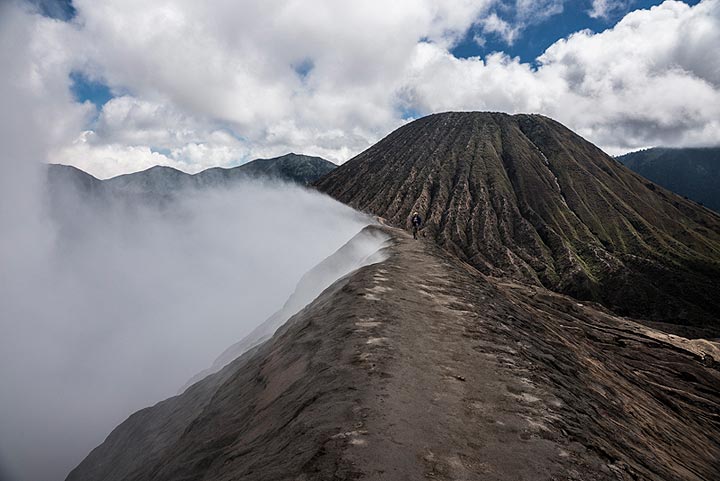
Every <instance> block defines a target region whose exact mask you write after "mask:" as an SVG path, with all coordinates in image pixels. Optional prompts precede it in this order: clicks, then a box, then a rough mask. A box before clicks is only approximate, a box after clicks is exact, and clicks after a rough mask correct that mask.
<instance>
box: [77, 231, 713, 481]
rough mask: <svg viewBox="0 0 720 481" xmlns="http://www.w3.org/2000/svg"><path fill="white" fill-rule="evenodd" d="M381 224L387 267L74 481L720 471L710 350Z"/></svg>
mask: <svg viewBox="0 0 720 481" xmlns="http://www.w3.org/2000/svg"><path fill="white" fill-rule="evenodd" d="M368 229H370V230H375V229H377V228H376V227H370V228H368ZM382 230H383V232H385V233H387V234H388V235H390V236H391V237H392V242H391V245H390V247H389V248H388V249H387V251H386V253H387V255H388V258H387V260H385V261H384V262H382V263H379V264H374V265H371V266H368V267H364V268H362V269H360V270H358V271H356V272H355V273H353V274H351V275H350V276H348V277H346V278H344V279H342V280H340V281H338V282H336V283H335V284H334V285H333V286H331V287H330V288H328V289H327V290H326V291H325V292H324V293H323V294H322V295H320V297H318V298H317V299H316V300H315V301H314V302H313V303H311V304H310V305H309V306H307V307H306V308H305V309H303V310H302V311H301V312H300V313H298V314H297V315H295V316H294V317H293V318H291V319H290V320H289V321H288V323H287V324H286V325H285V326H284V327H282V328H281V329H280V330H279V332H278V333H277V334H276V335H275V336H273V338H272V339H270V340H269V341H268V342H266V343H265V344H262V345H261V346H258V347H257V348H256V349H255V350H253V351H251V352H248V353H246V354H245V355H243V356H242V357H240V358H239V359H237V360H236V361H234V362H233V363H232V364H230V365H228V366H227V367H226V368H224V369H223V370H222V371H220V372H219V373H217V374H214V375H211V376H209V377H207V378H206V379H204V380H203V381H200V382H199V383H197V384H195V385H194V386H192V387H191V388H189V389H188V390H187V391H186V392H185V393H183V394H182V395H180V396H176V397H174V398H171V399H168V400H166V401H163V402H162V403H159V404H157V405H156V406H153V407H151V408H147V409H144V410H142V411H140V412H138V413H136V414H134V415H133V416H131V417H130V418H129V419H128V420H127V421H125V422H124V423H122V424H121V425H120V426H118V427H117V428H116V429H115V430H114V431H113V432H112V433H111V434H110V435H109V436H108V438H107V440H106V441H105V443H103V444H102V445H101V446H99V447H98V448H96V449H95V450H94V451H93V452H92V453H91V454H90V455H89V456H88V457H87V458H86V459H85V460H84V461H83V462H82V463H81V464H80V465H79V466H78V467H77V468H76V469H75V470H74V471H73V472H72V473H71V474H70V476H69V477H68V480H70V481H75V480H82V481H95V480H97V481H100V480H102V481H114V480H118V481H119V480H125V481H130V480H132V481H141V480H143V481H144V480H147V481H150V480H153V481H171V480H172V481H175V480H207V481H226V480H227V481H230V480H238V479H242V480H245V481H258V480H267V481H281V480H288V481H290V480H293V481H296V480H305V481H309V480H351V479H367V480H392V481H395V480H419V479H439V480H458V481H459V480H464V481H470V480H483V481H501V480H504V481H510V480H512V481H550V480H571V479H572V480H583V481H595V480H597V481H599V480H608V479H615V480H628V481H629V480H637V479H642V480H653V481H657V480H679V479H683V480H688V481H690V480H692V481H701V480H705V481H710V480H713V479H717V474H718V473H719V472H720V471H719V468H720V466H718V461H717V460H718V459H720V444H718V440H720V420H719V419H718V416H717V413H718V409H720V396H719V393H718V391H717V389H716V387H717V385H718V384H719V383H720V377H719V374H718V370H717V369H716V367H713V366H712V364H713V363H712V362H711V361H710V360H709V358H708V357H707V355H708V353H711V354H714V355H715V356H716V357H717V356H718V352H720V350H718V347H717V345H716V344H713V343H709V342H701V341H686V340H682V339H679V338H670V337H668V336H664V335H663V334H661V333H658V332H656V331H653V330H651V329H648V328H644V327H643V326H640V325H638V324H636V323H633V322H630V321H628V320H625V319H620V318H617V317H614V316H612V315H610V314H608V313H605V312H603V311H602V310H599V309H597V308H595V307H593V306H583V305H580V304H578V303H577V302H576V301H574V300H573V299H571V298H569V297H566V296H562V295H558V294H554V293H551V292H549V291H547V290H545V289H543V288H540V287H524V286H520V285H514V284H512V283H507V282H504V281H503V282H498V281H496V280H493V279H489V278H485V277H483V276H482V275H481V274H479V273H478V272H477V271H476V270H474V269H472V268H469V267H468V266H467V265H465V264H463V263H461V262H460V261H458V260H457V259H455V258H453V257H450V256H447V255H445V253H444V252H442V251H441V250H440V249H439V248H438V247H437V246H435V245H434V243H431V242H422V241H419V242H416V241H413V240H412V239H411V238H409V236H408V235H407V234H406V233H404V232H401V231H398V230H397V229H390V228H383V229H382ZM703 358H704V359H706V361H705V364H704V363H703Z"/></svg>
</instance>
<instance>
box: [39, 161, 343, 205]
mask: <svg viewBox="0 0 720 481" xmlns="http://www.w3.org/2000/svg"><path fill="white" fill-rule="evenodd" d="M336 167H337V166H336V165H335V164H333V163H332V162H329V161H327V160H325V159H322V158H320V157H311V156H308V155H299V154H292V153H291V154H287V155H283V156H281V157H276V158H273V159H257V160H253V161H250V162H248V163H246V164H243V165H240V166H238V167H233V168H229V169H225V168H221V167H214V168H210V169H207V170H204V171H202V172H199V173H197V174H194V175H191V174H186V173H185V172H182V171H180V170H177V169H174V168H172V167H166V166H161V165H156V166H155V167H151V168H149V169H147V170H143V171H141V172H134V173H132V174H124V175H119V176H117V177H113V178H111V179H107V180H99V179H96V178H95V177H93V176H92V175H90V174H88V173H86V172H83V171H82V170H80V169H78V168H76V167H72V166H69V165H59V164H52V165H50V166H49V167H48V181H49V190H50V193H51V194H53V195H56V194H58V193H59V189H61V188H64V189H67V187H68V186H70V187H71V189H72V190H74V191H75V193H83V194H93V195H95V196H104V195H108V194H111V193H112V194H119V195H121V196H126V197H132V198H137V197H138V196H139V197H140V200H162V199H165V198H167V197H168V196H170V195H172V194H173V193H176V192H178V191H180V190H182V189H187V188H193V187H195V188H207V187H222V186H229V185H232V184H233V183H235V182H238V181H241V180H247V179H249V178H251V179H273V180H281V181H283V182H295V183H298V184H302V185H307V184H309V183H311V182H314V181H315V180H317V179H319V178H320V177H322V176H324V175H325V174H327V173H328V172H331V171H332V170H333V169H335V168H336ZM61 186H62V187H61Z"/></svg>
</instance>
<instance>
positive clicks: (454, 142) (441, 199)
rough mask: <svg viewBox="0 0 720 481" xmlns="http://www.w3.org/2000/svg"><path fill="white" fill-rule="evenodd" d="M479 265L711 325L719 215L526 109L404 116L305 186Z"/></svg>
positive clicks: (631, 311)
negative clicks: (421, 225) (419, 223)
mask: <svg viewBox="0 0 720 481" xmlns="http://www.w3.org/2000/svg"><path fill="white" fill-rule="evenodd" d="M316 185H317V187H318V188H319V189H320V190H322V191H324V192H326V193H328V194H330V195H331V196H333V197H335V198H336V199H338V200H340V201H341V202H344V203H346V204H348V205H350V206H353V207H355V208H358V209H360V210H364V211H367V212H371V213H373V214H375V215H378V216H380V217H383V218H385V219H387V221H388V222H389V223H391V224H394V225H396V226H403V227H408V226H409V217H410V215H411V213H412V212H413V211H415V210H416V211H418V212H420V214H421V215H422V216H423V217H424V218H425V219H426V227H425V229H424V230H425V234H426V235H427V236H428V237H429V238H432V239H434V240H435V241H437V242H438V244H440V245H441V246H442V247H444V248H445V249H447V250H448V251H450V252H451V253H453V254H456V255H457V256H459V257H460V258H461V259H462V260H465V261H467V262H468V263H470V264H472V265H473V266H475V267H476V268H478V269H479V270H480V271H481V272H483V273H486V274H490V275H493V276H498V277H500V276H503V277H511V278H515V279H518V280H522V281H523V282H526V283H531V284H537V285H543V286H545V287H548V288H550V289H553V290H555V291H558V292H561V293H566V294H570V295H572V296H574V297H576V298H577V299H583V300H594V301H599V302H601V303H603V304H604V305H606V306H608V307H610V308H612V309H613V310H614V311H615V312H616V313H618V314H621V315H631V316H636V317H642V318H646V319H650V320H655V321H664V322H669V323H674V324H684V325H693V326H703V327H712V328H714V329H716V328H719V327H720V295H718V286H720V216H718V215H716V214H715V213H713V212H711V211H708V210H707V209H704V208H702V207H700V206H698V205H697V204H695V203H694V202H691V201H688V200H685V199H683V198H682V197H681V196H678V195H676V194H674V193H672V192H670V191H668V190H666V189H664V188H662V187H659V186H657V185H655V184H653V183H652V182H650V181H648V180H647V179H644V178H642V177H640V176H639V175H637V174H635V173H634V172H632V171H630V170H629V169H627V168H625V167H623V166H622V165H621V164H620V163H619V162H617V161H616V160H614V159H613V158H612V157H610V156H608V155H607V154H605V153H604V152H602V151H601V150H600V149H598V148H597V147H595V146H594V145H592V144H591V143H589V142H587V141H585V140H584V139H582V138H581V137H579V136H578V135H576V134H575V133H573V132H572V131H570V130H568V129H567V128H565V127H564V126H562V125H560V124H559V123H557V122H555V121H553V120H551V119H548V118H546V117H543V116H540V115H513V116H511V115H507V114H500V113H480V112H468V113H445V114H436V115H431V116H428V117H425V118H422V119H419V120H416V121H414V122H412V123H410V124H408V125H405V126H404V127H402V128H400V129H398V130H396V131H395V132H393V133H391V134H390V135H388V136H387V137H386V138H384V139H383V140H381V141H380V142H378V143H377V144H375V145H374V146H372V147H371V148H369V149H368V150H366V151H365V152H363V153H361V154H360V155H358V156H357V157H355V158H353V159H351V160H350V161H348V162H347V163H345V164H344V165H342V166H341V167H339V168H338V169H336V170H335V171H333V172H331V173H330V174H328V175H327V176H325V177H323V178H322V179H321V180H320V181H318V182H317V184H316Z"/></svg>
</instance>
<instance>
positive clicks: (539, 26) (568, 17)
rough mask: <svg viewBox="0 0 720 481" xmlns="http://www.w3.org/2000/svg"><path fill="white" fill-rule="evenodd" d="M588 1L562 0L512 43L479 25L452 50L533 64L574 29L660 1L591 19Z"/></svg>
mask: <svg viewBox="0 0 720 481" xmlns="http://www.w3.org/2000/svg"><path fill="white" fill-rule="evenodd" d="M684 1H685V3H687V4H688V5H696V4H697V3H698V2H699V1H700V0H684ZM591 3H592V2H591V0H571V1H565V2H564V4H563V7H562V12H560V13H558V14H555V15H552V16H550V17H547V18H545V19H543V20H541V21H539V22H537V23H528V24H527V25H526V26H525V27H524V28H523V30H522V31H521V32H520V34H519V37H518V38H517V40H515V41H514V42H513V43H508V42H506V41H505V40H504V39H503V38H502V37H501V36H500V35H498V34H484V33H483V32H482V27H481V26H478V25H476V26H474V27H473V28H471V29H470V30H469V31H468V32H467V34H466V35H465V38H464V40H463V41H462V42H460V43H459V44H458V45H457V46H456V47H455V48H453V49H452V50H451V52H452V53H453V55H455V56H456V57H459V58H468V57H474V56H479V57H484V56H485V55H487V54H488V53H491V52H504V53H506V54H507V55H510V56H511V57H519V58H520V60H521V61H522V62H528V63H534V62H535V59H536V58H537V57H538V56H540V55H541V54H542V53H543V52H544V51H545V50H546V49H547V48H548V47H549V46H550V45H552V44H553V43H555V42H556V41H557V40H558V39H561V38H565V37H567V36H569V35H570V34H572V33H574V32H578V31H580V30H584V29H589V30H592V31H594V32H601V31H603V30H605V29H607V28H610V27H612V26H613V25H615V24H616V23H617V22H618V20H620V19H621V18H622V17H623V16H624V15H625V14H627V13H628V12H630V11H632V10H637V9H646V8H650V7H652V6H655V5H659V4H661V3H662V1H661V0H654V1H652V0H629V1H628V2H627V3H626V4H625V6H624V7H623V8H619V9H616V10H614V11H612V12H610V14H609V15H608V16H607V17H600V18H592V17H591V16H590V15H589V12H590V10H591ZM504 14H505V15H503V14H502V12H501V14H500V17H501V18H505V17H508V18H509V19H511V20H512V17H513V12H512V11H507V12H504ZM476 36H479V37H481V38H483V39H484V41H485V44H484V45H483V46H480V45H478V42H477V41H476V40H475V38H476Z"/></svg>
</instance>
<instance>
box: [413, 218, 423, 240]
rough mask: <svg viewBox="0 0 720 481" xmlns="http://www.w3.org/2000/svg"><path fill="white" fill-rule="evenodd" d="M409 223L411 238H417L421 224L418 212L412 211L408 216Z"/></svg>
mask: <svg viewBox="0 0 720 481" xmlns="http://www.w3.org/2000/svg"><path fill="white" fill-rule="evenodd" d="M410 223H411V224H412V230H413V239H417V233H418V229H420V226H421V225H422V217H420V214H418V213H417V212H413V215H412V217H411V218H410Z"/></svg>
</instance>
